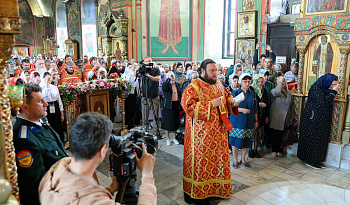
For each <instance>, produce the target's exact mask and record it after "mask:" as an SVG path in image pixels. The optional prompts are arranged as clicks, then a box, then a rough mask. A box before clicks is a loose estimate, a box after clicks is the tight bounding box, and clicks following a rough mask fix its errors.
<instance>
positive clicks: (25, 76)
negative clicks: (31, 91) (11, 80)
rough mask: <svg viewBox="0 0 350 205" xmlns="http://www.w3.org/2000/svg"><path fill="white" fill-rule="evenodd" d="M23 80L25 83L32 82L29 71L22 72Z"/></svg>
mask: <svg viewBox="0 0 350 205" xmlns="http://www.w3.org/2000/svg"><path fill="white" fill-rule="evenodd" d="M20 78H21V79H23V81H24V83H29V82H30V73H29V71H27V70H26V71H22V73H21V76H20Z"/></svg>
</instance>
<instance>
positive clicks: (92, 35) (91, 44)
mask: <svg viewBox="0 0 350 205" xmlns="http://www.w3.org/2000/svg"><path fill="white" fill-rule="evenodd" d="M81 22H82V26H81V30H82V48H83V55H84V56H85V55H86V56H88V57H89V58H90V57H92V56H97V35H96V8H95V3H94V0H81Z"/></svg>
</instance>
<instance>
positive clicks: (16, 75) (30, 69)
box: [14, 64, 35, 78]
mask: <svg viewBox="0 0 350 205" xmlns="http://www.w3.org/2000/svg"><path fill="white" fill-rule="evenodd" d="M33 71H35V67H34V65H33V64H30V68H29V73H31V72H33ZM22 72H23V68H22V65H19V66H18V67H17V68H16V70H15V75H14V77H16V78H19V77H20V76H21V73H22Z"/></svg>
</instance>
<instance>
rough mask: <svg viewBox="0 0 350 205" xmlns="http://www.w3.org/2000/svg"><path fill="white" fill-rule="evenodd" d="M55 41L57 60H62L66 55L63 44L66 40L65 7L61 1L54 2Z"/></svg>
mask: <svg viewBox="0 0 350 205" xmlns="http://www.w3.org/2000/svg"><path fill="white" fill-rule="evenodd" d="M56 39H57V45H58V46H59V48H58V49H57V54H58V57H59V58H64V55H65V53H66V51H65V45H64V42H65V41H66V40H67V39H68V32H67V18H66V5H64V3H63V2H62V1H57V2H56Z"/></svg>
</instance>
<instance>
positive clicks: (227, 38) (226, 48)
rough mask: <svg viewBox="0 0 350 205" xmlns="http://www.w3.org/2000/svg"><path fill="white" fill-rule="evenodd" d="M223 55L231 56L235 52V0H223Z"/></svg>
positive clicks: (225, 56)
mask: <svg viewBox="0 0 350 205" xmlns="http://www.w3.org/2000/svg"><path fill="white" fill-rule="evenodd" d="M224 1H225V5H224V31H223V39H224V41H223V46H222V48H223V51H222V53H223V56H222V58H233V54H234V52H235V37H236V33H235V32H236V16H237V9H236V8H237V0H224Z"/></svg>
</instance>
